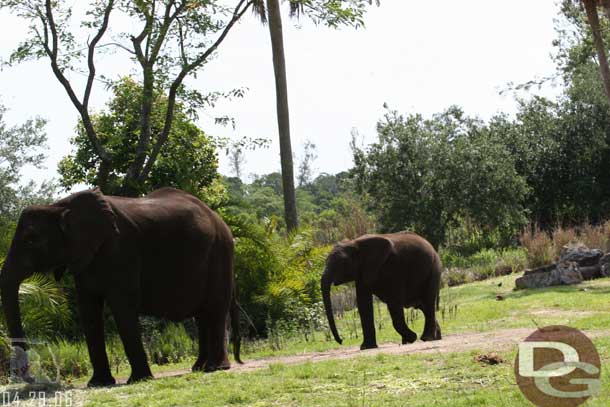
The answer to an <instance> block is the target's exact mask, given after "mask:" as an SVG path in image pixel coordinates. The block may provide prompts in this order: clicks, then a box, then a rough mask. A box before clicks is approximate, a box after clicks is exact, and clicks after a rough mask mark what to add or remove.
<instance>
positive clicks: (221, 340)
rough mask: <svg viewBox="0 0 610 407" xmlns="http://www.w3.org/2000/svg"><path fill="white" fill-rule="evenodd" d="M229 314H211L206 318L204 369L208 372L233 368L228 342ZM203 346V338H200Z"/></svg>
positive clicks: (216, 312)
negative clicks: (227, 325) (227, 324)
mask: <svg viewBox="0 0 610 407" xmlns="http://www.w3.org/2000/svg"><path fill="white" fill-rule="evenodd" d="M226 321H227V312H218V311H217V310H215V312H209V313H208V314H207V315H206V316H205V323H204V324H203V325H205V326H206V334H207V336H206V343H205V345H207V360H206V363H205V366H204V368H203V370H204V371H206V372H213V371H216V370H226V369H229V368H230V367H231V363H230V362H229V355H228V353H227V341H226V338H227V336H226ZM200 346H201V338H200Z"/></svg>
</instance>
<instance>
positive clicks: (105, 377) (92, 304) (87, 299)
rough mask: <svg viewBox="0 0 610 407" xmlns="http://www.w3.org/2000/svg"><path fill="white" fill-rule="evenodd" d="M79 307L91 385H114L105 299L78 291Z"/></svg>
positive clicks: (89, 384)
mask: <svg viewBox="0 0 610 407" xmlns="http://www.w3.org/2000/svg"><path fill="white" fill-rule="evenodd" d="M78 308H79V311H80V315H81V320H82V324H83V330H84V331H85V340H86V341H87V350H88V351H89V359H90V360H91V365H92V366H93V377H92V378H91V380H89V383H88V384H87V385H88V386H89V387H101V386H112V385H113V384H115V383H116V381H115V380H114V377H112V373H111V372H110V364H109V363H108V355H107V354H106V343H105V340H104V317H103V310H104V300H103V299H102V298H101V297H98V296H95V295H93V294H90V293H82V292H78Z"/></svg>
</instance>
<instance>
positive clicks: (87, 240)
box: [0, 188, 239, 386]
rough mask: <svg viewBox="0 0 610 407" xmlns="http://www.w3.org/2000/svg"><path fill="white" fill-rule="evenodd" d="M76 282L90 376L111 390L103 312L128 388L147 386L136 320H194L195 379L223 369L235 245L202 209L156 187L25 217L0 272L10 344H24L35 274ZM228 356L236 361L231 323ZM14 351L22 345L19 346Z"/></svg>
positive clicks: (78, 198) (84, 195)
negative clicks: (124, 363)
mask: <svg viewBox="0 0 610 407" xmlns="http://www.w3.org/2000/svg"><path fill="white" fill-rule="evenodd" d="M66 270H67V271H68V272H71V273H73V274H74V279H75V284H76V296H77V306H78V309H79V313H80V316H81V320H82V324H83V329H84V333H85V338H86V341H87V347H88V351H89V357H90V359H91V364H92V365H93V377H92V378H91V380H90V381H89V386H105V385H112V384H114V383H115V380H114V378H113V377H112V374H111V372H110V367H109V363H108V356H107V354H106V347H105V342H104V326H103V321H104V320H103V308H104V304H105V303H106V304H107V305H108V306H109V307H110V310H111V311H112V315H113V317H114V319H115V321H116V326H117V329H118V332H119V335H120V337H121V340H122V342H123V346H124V348H125V353H126V354H127V358H128V360H129V363H130V365H131V376H130V378H129V383H131V382H134V381H138V380H142V379H147V378H151V377H152V374H151V371H150V367H149V365H148V361H147V358H146V353H145V352H144V347H143V345H142V339H141V332H140V326H139V321H138V316H140V315H150V316H155V317H161V318H166V319H169V320H172V321H180V320H183V319H185V318H189V317H195V318H196V319H197V320H198V328H199V357H198V358H197V361H196V362H195V364H194V366H193V370H205V371H214V370H217V369H228V368H229V367H230V364H229V360H228V358H227V345H226V341H225V330H226V321H227V317H228V314H229V311H231V314H232V315H231V316H233V317H235V316H236V313H237V307H236V302H235V296H234V292H235V290H234V284H235V282H234V274H233V237H232V235H231V231H230V230H229V228H228V226H227V225H226V224H225V223H224V222H223V221H222V219H221V218H220V217H219V216H218V215H217V214H216V213H215V212H214V211H212V210H211V209H210V208H208V207H207V206H206V205H205V204H204V203H202V202H201V201H200V200H198V199H197V198H195V197H194V196H192V195H189V194H187V193H186V192H183V191H179V190H176V189H172V188H164V189H160V190H157V191H154V192H152V193H150V194H149V195H147V196H145V197H144V198H122V197H115V196H105V195H103V194H102V193H101V192H100V191H99V190H98V189H93V190H87V191H83V192H79V193H76V194H73V195H70V196H69V197H67V198H65V199H62V200H60V201H58V202H56V203H54V204H51V205H45V206H32V207H29V208H27V209H25V210H24V211H23V213H22V214H21V217H20V218H19V223H18V225H17V230H16V232H15V236H14V238H13V242H12V244H11V248H10V250H9V253H8V255H7V258H6V261H5V264H4V266H3V268H2V272H1V273H0V292H1V295H2V306H3V308H4V314H5V317H6V322H7V326H8V330H9V334H10V335H11V337H12V338H23V337H24V332H23V327H22V324H21V319H20V313H19V301H18V289H19V285H20V283H21V282H22V281H23V280H24V279H25V278H27V277H29V276H31V275H32V274H33V273H34V272H50V271H53V272H54V273H55V277H56V278H57V279H59V278H60V277H61V275H62V273H63V272H64V271H66ZM231 319H232V321H233V324H232V325H233V327H234V330H235V331H236V332H235V334H234V338H236V339H237V340H236V343H235V344H236V346H234V349H235V353H236V354H235V357H236V360H238V361H239V333H238V329H237V328H238V324H237V318H231ZM13 345H18V346H21V347H24V348H25V346H26V344H25V343H24V342H23V341H19V340H17V341H15V342H14V343H13Z"/></svg>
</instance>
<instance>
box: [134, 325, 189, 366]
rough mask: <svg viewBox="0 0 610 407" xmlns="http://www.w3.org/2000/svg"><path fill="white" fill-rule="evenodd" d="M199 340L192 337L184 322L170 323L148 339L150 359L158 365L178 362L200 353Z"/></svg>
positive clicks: (147, 348) (147, 346)
mask: <svg viewBox="0 0 610 407" xmlns="http://www.w3.org/2000/svg"><path fill="white" fill-rule="evenodd" d="M198 349H199V345H198V341H196V340H194V339H193V338H191V337H190V335H189V334H188V333H187V332H186V329H185V328H184V326H183V325H182V324H175V323H169V324H167V325H166V326H165V327H164V328H163V329H162V330H160V331H157V332H155V333H153V334H152V335H151V337H150V338H148V340H147V341H146V350H147V352H148V355H149V358H150V361H151V362H152V363H155V364H157V365H166V364H168V363H178V362H180V361H182V360H183V359H186V358H192V357H196V356H197V355H198Z"/></svg>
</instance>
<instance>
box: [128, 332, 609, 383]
mask: <svg viewBox="0 0 610 407" xmlns="http://www.w3.org/2000/svg"><path fill="white" fill-rule="evenodd" d="M532 332H533V330H532V329H529V328H528V329H525V328H517V329H504V330H499V331H492V332H484V333H464V334H456V335H448V336H446V337H445V338H444V339H443V340H442V341H435V342H421V341H418V342H416V343H414V344H411V345H404V346H403V345H397V344H383V345H381V346H380V347H379V348H377V349H370V350H366V351H361V350H360V349H359V348H358V347H349V348H348V347H344V348H339V349H333V350H329V351H326V352H309V353H303V354H300V355H292V356H278V357H270V358H264V359H255V360H246V361H245V363H244V364H243V365H238V364H234V365H233V366H232V367H231V372H249V371H253V370H258V369H264V368H267V367H268V366H269V365H271V364H276V363H279V364H285V365H295V364H300V363H306V362H320V361H324V360H329V359H351V358H356V357H360V356H374V355H377V354H380V353H383V354H387V355H399V354H400V355H409V354H428V353H449V352H464V351H469V350H473V349H484V350H490V351H501V350H506V349H510V348H511V347H512V346H515V345H517V344H518V343H519V342H521V341H523V340H524V339H525V338H526V337H527V336H528V335H530V334H531V333H532ZM586 334H587V336H589V337H590V338H597V337H603V336H610V330H595V331H586ZM188 373H190V370H179V371H173V372H162V373H157V374H155V378H162V377H174V376H182V375H185V374H188ZM125 380H126V379H122V380H121V379H119V380H118V381H119V382H121V383H124V382H125Z"/></svg>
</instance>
